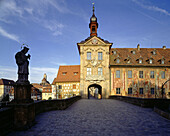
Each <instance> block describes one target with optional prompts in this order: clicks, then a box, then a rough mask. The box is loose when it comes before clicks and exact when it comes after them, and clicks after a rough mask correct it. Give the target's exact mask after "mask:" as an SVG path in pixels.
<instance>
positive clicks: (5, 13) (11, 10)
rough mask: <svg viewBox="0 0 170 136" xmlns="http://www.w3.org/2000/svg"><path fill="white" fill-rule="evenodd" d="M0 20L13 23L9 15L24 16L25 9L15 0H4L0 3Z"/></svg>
mask: <svg viewBox="0 0 170 136" xmlns="http://www.w3.org/2000/svg"><path fill="white" fill-rule="evenodd" d="M0 13H1V14H0V20H1V21H3V22H5V23H9V22H10V23H11V21H9V20H10V18H9V16H19V17H22V15H23V10H22V8H20V7H18V6H17V4H16V2H15V1H14V0H8V2H7V1H5V0H2V1H1V4H0Z"/></svg>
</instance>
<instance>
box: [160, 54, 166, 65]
mask: <svg viewBox="0 0 170 136" xmlns="http://www.w3.org/2000/svg"><path fill="white" fill-rule="evenodd" d="M160 61H161V64H165V58H164V56H162V59H161V60H160Z"/></svg>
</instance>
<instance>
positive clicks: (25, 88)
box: [12, 82, 33, 103]
mask: <svg viewBox="0 0 170 136" xmlns="http://www.w3.org/2000/svg"><path fill="white" fill-rule="evenodd" d="M31 87H32V85H31V84H30V83H29V82H24V83H15V84H14V100H13V101H12V103H31V102H33V100H32V99H31Z"/></svg>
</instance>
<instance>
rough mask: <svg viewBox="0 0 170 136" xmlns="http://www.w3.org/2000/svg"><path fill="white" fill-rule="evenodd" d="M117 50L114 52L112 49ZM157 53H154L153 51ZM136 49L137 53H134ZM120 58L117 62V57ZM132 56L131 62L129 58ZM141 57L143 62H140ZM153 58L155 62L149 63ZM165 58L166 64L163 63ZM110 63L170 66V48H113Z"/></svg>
mask: <svg viewBox="0 0 170 136" xmlns="http://www.w3.org/2000/svg"><path fill="white" fill-rule="evenodd" d="M114 50H115V51H116V54H113V52H112V51H114ZM154 50H155V51H156V55H153V53H152V52H153V51H154ZM132 51H135V54H133V53H132ZM117 58H119V59H120V63H116V59H117ZM128 58H130V63H127V59H128ZM139 58H142V60H143V61H142V64H139ZM150 58H152V59H153V64H150V63H149V59H150ZM163 58H164V59H165V60H164V61H165V64H161V59H163ZM110 65H111V66H113V65H129V66H130V65H131V66H134V65H135V66H170V49H163V48H140V50H138V49H137V48H112V49H111V50H110Z"/></svg>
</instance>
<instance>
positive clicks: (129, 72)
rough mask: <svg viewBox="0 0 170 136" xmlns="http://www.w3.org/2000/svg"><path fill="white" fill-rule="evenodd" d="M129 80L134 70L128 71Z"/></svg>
mask: <svg viewBox="0 0 170 136" xmlns="http://www.w3.org/2000/svg"><path fill="white" fill-rule="evenodd" d="M128 78H132V70H128Z"/></svg>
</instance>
